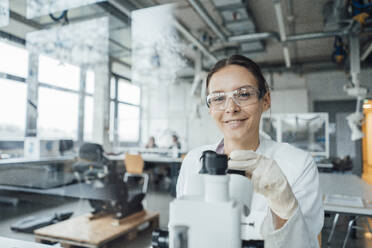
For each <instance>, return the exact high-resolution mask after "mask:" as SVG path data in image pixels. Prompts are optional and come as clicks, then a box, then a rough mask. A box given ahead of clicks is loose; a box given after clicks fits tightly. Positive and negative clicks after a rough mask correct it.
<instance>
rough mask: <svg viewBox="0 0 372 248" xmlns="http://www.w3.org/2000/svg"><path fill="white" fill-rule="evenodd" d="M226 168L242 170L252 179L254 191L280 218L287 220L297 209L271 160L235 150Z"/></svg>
mask: <svg viewBox="0 0 372 248" xmlns="http://www.w3.org/2000/svg"><path fill="white" fill-rule="evenodd" d="M228 168H229V169H232V170H243V171H245V172H246V176H247V177H249V178H251V179H252V183H253V187H254V190H255V191H256V192H257V193H260V194H262V195H264V196H265V197H266V198H267V200H268V204H269V207H270V209H271V210H272V211H273V212H274V213H275V214H276V215H277V216H279V217H280V218H282V219H285V220H288V219H289V218H290V217H291V216H292V215H293V214H294V212H295V210H296V209H297V207H298V202H297V199H296V197H295V196H294V194H293V192H292V189H291V187H290V186H289V183H288V181H287V178H286V177H285V175H284V174H283V172H282V170H281V169H280V167H279V165H278V164H277V163H276V162H275V161H274V160H272V159H269V158H266V157H264V156H262V155H259V154H257V153H255V152H253V151H251V150H235V151H232V152H231V154H230V160H229V162H228Z"/></svg>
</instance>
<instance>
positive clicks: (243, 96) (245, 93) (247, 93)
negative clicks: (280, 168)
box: [238, 92, 253, 98]
mask: <svg viewBox="0 0 372 248" xmlns="http://www.w3.org/2000/svg"><path fill="white" fill-rule="evenodd" d="M252 95H253V94H252V93H251V92H241V93H239V95H238V97H239V98H249V97H251V96H252Z"/></svg>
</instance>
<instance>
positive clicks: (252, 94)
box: [234, 88, 259, 106]
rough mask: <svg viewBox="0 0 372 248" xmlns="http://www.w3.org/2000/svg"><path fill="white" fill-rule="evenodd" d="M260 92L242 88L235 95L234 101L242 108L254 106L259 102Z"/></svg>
mask: <svg viewBox="0 0 372 248" xmlns="http://www.w3.org/2000/svg"><path fill="white" fill-rule="evenodd" d="M258 95H259V93H258V90H256V89H253V88H248V89H246V88H241V89H239V90H237V91H236V92H235V94H234V99H235V101H236V102H237V103H239V105H240V106H246V105H250V104H254V103H256V102H257V101H258Z"/></svg>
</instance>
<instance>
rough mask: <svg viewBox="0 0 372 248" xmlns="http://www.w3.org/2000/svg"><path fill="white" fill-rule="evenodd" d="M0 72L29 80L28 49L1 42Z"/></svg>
mask: <svg viewBox="0 0 372 248" xmlns="http://www.w3.org/2000/svg"><path fill="white" fill-rule="evenodd" d="M0 54H1V56H0V72H3V73H7V74H11V75H15V76H19V77H23V78H27V70H28V52H27V50H26V49H23V48H20V47H17V46H13V45H10V44H8V43H5V42H0Z"/></svg>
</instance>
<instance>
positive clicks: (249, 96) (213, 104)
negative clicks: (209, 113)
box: [207, 86, 262, 111]
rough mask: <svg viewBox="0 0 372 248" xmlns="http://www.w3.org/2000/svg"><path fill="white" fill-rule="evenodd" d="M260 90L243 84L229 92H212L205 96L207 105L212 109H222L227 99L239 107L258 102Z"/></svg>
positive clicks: (226, 103)
mask: <svg viewBox="0 0 372 248" xmlns="http://www.w3.org/2000/svg"><path fill="white" fill-rule="evenodd" d="M261 97H262V96H261V91H260V90H258V89H256V88H254V87H252V86H244V87H241V88H239V89H236V90H234V91H230V92H214V93H211V94H209V95H208V96H207V106H208V108H210V109H211V110H213V111H222V110H225V109H226V108H227V105H228V99H229V98H231V99H232V100H233V101H234V103H235V104H236V105H238V106H240V107H245V106H249V105H252V104H255V103H257V102H258V99H260V98H261Z"/></svg>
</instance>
